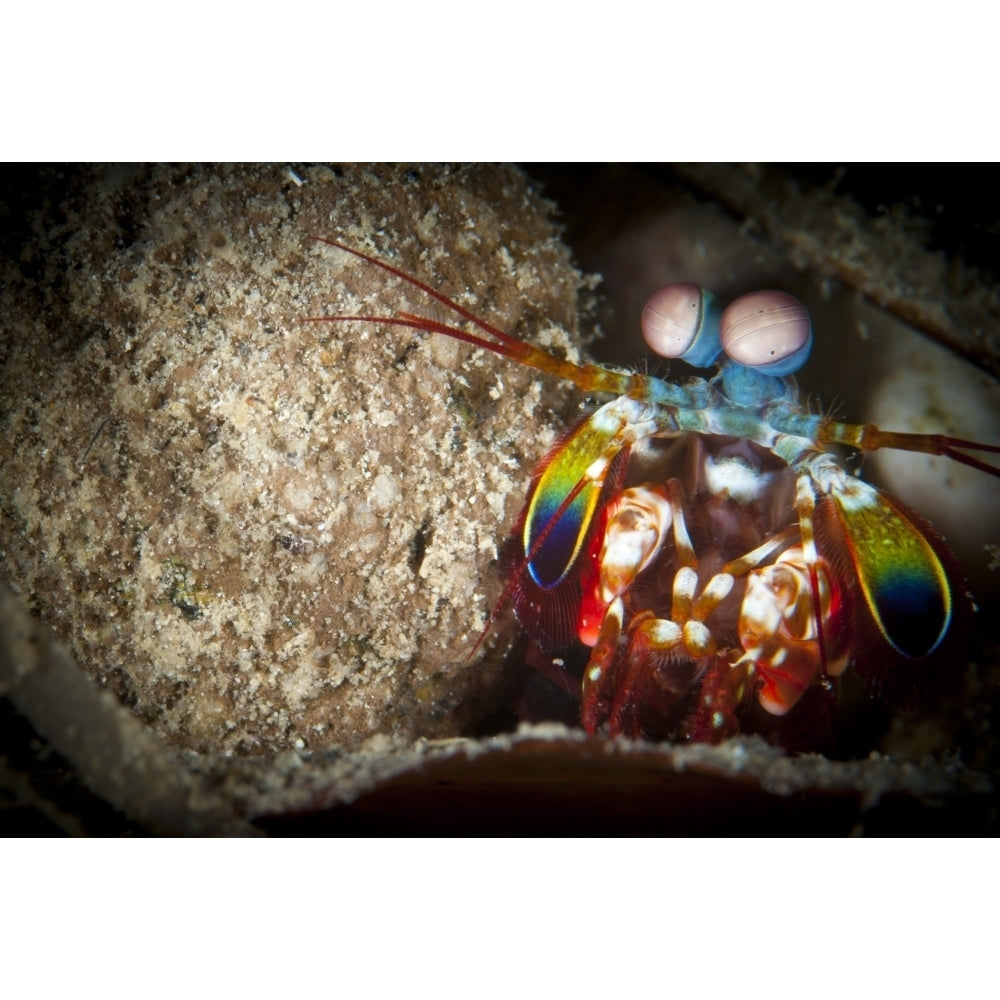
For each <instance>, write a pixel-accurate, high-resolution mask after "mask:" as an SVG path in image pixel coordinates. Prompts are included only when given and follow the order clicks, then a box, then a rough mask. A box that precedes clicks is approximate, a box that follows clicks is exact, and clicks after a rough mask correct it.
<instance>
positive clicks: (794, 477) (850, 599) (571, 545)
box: [306, 237, 1000, 740]
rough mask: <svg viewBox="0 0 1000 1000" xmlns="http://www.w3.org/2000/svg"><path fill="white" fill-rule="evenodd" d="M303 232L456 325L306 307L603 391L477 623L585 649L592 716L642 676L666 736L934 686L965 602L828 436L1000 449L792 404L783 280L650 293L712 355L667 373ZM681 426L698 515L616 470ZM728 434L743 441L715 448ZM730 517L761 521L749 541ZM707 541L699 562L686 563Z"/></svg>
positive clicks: (806, 347)
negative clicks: (440, 339) (843, 697)
mask: <svg viewBox="0 0 1000 1000" xmlns="http://www.w3.org/2000/svg"><path fill="white" fill-rule="evenodd" d="M314 239H315V240H317V242H319V243H323V244H325V245H327V246H330V247H333V248H335V249H337V250H341V251H343V252H345V253H348V254H351V255H353V256H354V257H357V258H359V259H360V260H362V261H365V262H366V263H368V264H370V265H373V266H375V267H377V268H380V269H382V270H383V271H385V272H388V273H389V274H392V275H394V276H395V277H397V278H399V279H401V280H402V281H404V282H406V283H408V284H409V285H411V286H413V287H415V288H418V289H420V290H421V291H422V292H424V293H425V294H426V295H428V296H429V297H430V298H433V299H435V300H436V301H437V302H439V303H441V304H442V305H444V306H445V307H446V308H447V309H448V310H450V311H451V312H452V313H454V314H455V315H456V316H458V317H460V318H461V319H462V320H464V321H465V323H466V324H467V325H464V326H459V325H451V324H448V323H443V322H440V321H438V320H435V319H431V318H429V317H426V316H420V315H416V314H413V313H407V312H400V313H397V314H395V315H385V316H383V315H352V316H345V315H331V316H315V317H309V318H308V319H307V320H306V321H307V322H317V323H334V322H340V323H342V322H361V323H371V324H378V325H383V326H401V327H406V328H408V329H412V330H418V331H422V332H424V333H430V334H437V335H440V336H446V337H450V338H452V339H454V340H459V341H463V342H464V343H467V344H471V345H472V346H474V347H478V348H481V349H483V350H487V351H491V352H492V353H494V354H498V355H500V356H502V357H505V358H508V359H510V360H511V361H514V362H516V363H518V364H521V365H524V366H526V367H529V368H533V369H535V370H536V371H539V372H543V373H545V374H546V375H551V376H555V377H557V378H561V379H565V380H566V381H568V382H571V383H573V384H574V385H575V386H577V387H578V388H579V389H581V390H583V391H584V392H587V393H607V394H610V395H611V396H612V397H613V398H611V399H610V401H608V402H606V403H604V404H603V405H602V406H600V407H599V408H598V409H597V410H595V411H594V412H593V413H591V414H589V415H588V416H586V417H584V418H583V419H582V420H580V421H579V422H578V423H577V424H576V425H575V426H573V427H572V428H570V429H569V430H568V431H567V432H566V433H565V434H564V435H563V436H562V437H561V438H560V440H559V441H558V442H557V443H556V445H555V446H554V447H553V448H552V449H551V450H550V451H549V453H548V454H547V455H546V456H545V457H544V458H543V459H542V461H541V462H540V464H539V466H538V468H537V470H536V473H535V475H534V477H533V479H532V483H531V487H530V490H529V494H528V499H527V502H526V504H525V506H524V508H523V510H522V512H521V515H520V518H519V520H518V524H517V528H516V532H517V548H518V552H519V556H518V558H517V561H516V565H515V566H514V568H513V570H512V572H511V576H510V578H509V580H508V583H507V587H506V589H505V591H504V595H503V597H502V599H501V602H500V605H499V607H498V608H497V609H495V610H494V612H493V616H492V617H491V619H490V622H489V623H488V624H487V626H486V630H487V631H488V630H489V627H490V625H491V624H492V621H493V619H494V618H495V617H496V615H497V614H498V613H499V611H500V609H501V608H502V607H503V606H504V604H505V603H507V602H510V603H512V604H513V606H514V610H515V613H516V614H517V617H518V620H519V622H520V623H521V625H522V627H523V628H524V629H525V631H526V632H527V633H528V635H529V637H530V638H531V639H532V640H533V641H534V642H535V643H536V644H537V645H538V646H540V647H541V648H542V649H544V650H547V651H555V650H559V649H563V648H566V647H568V646H570V645H571V644H573V643H574V642H576V641H579V642H582V643H584V644H585V645H587V646H590V647H592V652H591V654H590V659H589V661H588V663H587V666H586V667H585V669H584V675H583V684H582V693H581V702H582V708H581V718H582V722H583V725H584V727H585V728H586V729H587V730H588V731H589V732H591V733H594V732H597V731H598V730H600V729H602V728H605V729H606V730H607V731H608V732H609V733H610V734H611V735H615V734H617V733H619V732H628V733H629V734H631V735H633V736H639V735H641V734H642V733H643V732H644V731H645V728H646V725H647V720H648V718H649V714H650V712H649V709H650V705H651V704H652V703H653V702H652V700H651V695H650V692H651V691H653V690H655V691H657V692H659V693H658V694H657V696H656V697H657V698H658V699H660V701H662V697H661V696H662V692H664V691H667V692H672V694H670V697H674V695H676V697H675V698H674V701H675V702H676V703H677V704H678V705H679V704H681V703H682V702H684V699H685V698H687V699H688V702H690V701H694V702H695V703H696V707H695V708H693V709H691V708H690V707H688V708H687V709H685V714H684V716H683V718H682V719H681V720H680V721H679V722H678V723H677V725H676V726H675V727H674V733H675V734H676V735H681V736H684V737H688V738H692V739H703V740H717V739H721V738H722V737H724V736H726V735H729V734H731V733H733V732H735V731H737V730H738V729H739V727H740V722H739V717H740V715H741V713H744V712H745V709H746V705H747V703H748V701H749V700H750V699H751V698H752V697H755V698H756V700H757V702H758V703H759V704H760V705H761V706H762V708H763V709H764V710H765V711H766V712H768V713H770V714H772V715H783V714H785V713H786V712H788V711H790V710H791V709H792V708H793V707H794V706H795V705H796V703H797V702H798V701H799V700H800V699H801V698H802V696H803V694H804V693H805V692H806V691H807V690H808V689H809V688H810V687H813V686H815V685H823V686H827V687H829V686H830V685H831V683H832V682H831V678H834V677H836V676H838V675H839V674H840V673H841V672H842V671H843V670H844V669H846V668H847V667H848V666H851V667H853V669H854V670H856V671H857V672H858V674H859V675H860V676H861V677H862V678H863V679H864V680H865V681H866V683H867V684H868V686H869V688H870V690H871V691H872V693H873V694H875V695H877V696H878V697H880V698H882V699H883V700H884V701H886V702H887V703H888V704H889V705H890V706H906V705H911V704H913V703H915V702H917V701H919V700H920V699H922V698H928V697H931V696H933V694H934V692H935V691H936V690H937V688H938V687H939V685H940V683H941V680H942V674H943V672H944V671H945V670H946V669H947V665H948V662H949V653H950V652H951V651H952V649H953V648H954V646H955V644H956V643H957V642H958V641H960V640H961V638H962V633H963V631H964V630H965V627H966V623H967V620H968V618H969V616H970V614H971V601H970V598H969V596H968V594H967V593H966V590H965V585H964V582H963V580H962V575H961V572H960V570H959V569H958V566H957V563H956V561H955V559H954V557H953V556H952V554H951V553H950V551H949V550H948V548H947V546H946V545H945V544H944V542H943V541H942V540H941V539H940V538H939V537H938V536H937V535H936V534H935V532H934V531H933V529H931V527H930V526H929V525H928V524H927V523H926V522H925V521H923V520H922V519H921V518H920V517H919V516H918V515H917V514H915V513H914V512H912V511H910V510H909V509H908V508H906V507H905V506H904V505H903V504H902V503H900V502H899V501H898V500H896V499H895V498H894V497H892V496H890V495H888V494H886V493H884V492H882V491H880V490H878V489H876V488H874V487H873V486H870V485H868V484H867V483H864V482H862V481H861V480H859V479H857V478H856V477H854V476H852V475H851V474H849V473H848V472H847V471H845V470H844V469H843V468H842V467H841V466H840V465H839V464H838V462H837V460H836V458H835V457H834V456H833V455H832V454H830V453H829V452H828V451H827V450H826V448H827V446H829V445H834V444H840V445H847V446H849V447H851V448H854V449H857V450H859V451H862V452H868V451H874V450H876V449H879V448H895V449H900V450H903V451H913V452H920V453H926V454H932V455H944V456H947V457H948V458H951V459H953V460H954V461H957V462H960V463H963V464H965V465H969V466H971V467H972V468H975V469H978V470H980V471H982V472H984V473H986V474H988V475H993V476H1000V468H997V467H996V466H994V465H990V464H988V463H987V462H986V461H984V460H983V459H981V458H979V457H977V456H976V455H975V454H970V453H975V452H985V453H990V454H1000V446H997V445H985V444H978V443H976V442H973V441H966V440H963V439H959V438H954V437H951V436H948V435H942V434H910V433H901V432H891V431H883V430H881V429H879V428H877V427H874V426H871V425H867V424H847V423H841V422H839V421H835V420H833V419H832V418H830V417H827V416H822V415H818V414H814V413H810V412H809V411H808V410H807V409H806V407H805V406H804V405H803V404H802V402H801V401H800V398H799V391H798V386H797V384H796V382H795V379H794V377H793V375H794V373H795V372H796V371H798V370H799V368H801V366H802V365H803V364H804V363H805V362H806V360H807V359H808V356H809V351H810V348H811V346H812V340H813V331H812V324H811V321H810V318H809V315H808V313H807V312H806V310H805V308H804V307H803V306H802V305H801V303H799V302H798V301H797V300H795V299H794V298H792V296H790V295H788V294H787V293H785V292H780V291H762V292H753V293H750V294H748V295H744V296H742V297H741V298H739V299H737V300H736V301H734V302H732V303H730V304H729V305H728V306H726V307H725V308H722V306H721V304H720V303H719V302H718V300H717V299H716V298H715V296H714V295H712V293H711V292H709V291H707V290H706V289H703V288H701V287H699V286H697V285H694V284H690V283H679V284H674V285H668V286H666V287H665V288H663V289H660V290H659V291H657V292H655V293H654V294H653V296H652V297H651V298H650V300H649V302H648V303H647V305H646V308H645V310H644V312H643V316H642V331H643V335H644V337H645V338H646V341H647V343H648V344H649V345H650V347H651V348H652V349H653V350H655V351H657V352H658V353H660V354H662V355H663V356H666V357H676V358H681V359H683V360H685V361H687V362H689V363H690V364H692V365H694V366H695V367H699V368H710V369H713V370H714V373H713V374H711V375H710V377H709V378H707V379H706V378H699V377H694V378H689V379H688V380H686V381H685V382H683V383H679V384H678V383H674V382H668V381H666V380H665V379H660V378H656V377H653V376H650V375H643V374H638V373H634V372H628V371H625V370H622V369H617V368H613V367H605V366H599V365H594V364H584V365H577V364H574V363H572V362H570V361H567V360H564V359H561V358H558V357H556V356H555V355H552V354H550V353H548V352H547V351H544V350H541V349H539V348H537V347H534V346H533V345H531V344H528V343H526V342H524V341H522V340H520V339H518V338H516V337H513V336H511V335H510V334H507V333H505V332H503V331H502V330H499V329H497V328H496V327H494V326H492V325H491V324H489V323H487V322H486V321H485V320H482V319H480V318H479V317H477V316H476V315H475V314H473V313H472V312H471V311H469V310H467V309H465V308H464V307H462V306H460V305H458V304H457V303H456V302H454V301H452V300H451V299H449V298H448V297H447V296H445V295H443V294H442V293H441V292H439V291H437V290H436V289H434V288H432V287H430V286H429V285H427V284H426V283H424V282H422V281H420V280H419V279H418V278H415V277H413V276H412V275H410V274H407V273H406V272H405V271H402V270H400V269H399V268H396V267H393V266H392V265H391V264H388V263H386V262H385V261H383V260H380V259H378V258H376V257H374V256H371V255H369V254H367V253H363V252H362V251H360V250H357V249H354V248H353V247H349V246H346V245H345V244H343V243H339V242H337V241H336V240H331V239H326V238H323V237H314ZM685 438H690V439H693V440H694V441H695V442H696V444H697V447H698V452H697V454H698V455H699V458H698V460H697V463H696V469H697V470H699V471H698V472H697V476H698V477H699V478H704V481H705V484H707V485H705V486H704V488H703V489H701V491H700V492H699V493H698V494H697V496H698V498H699V499H697V500H696V501H695V509H693V510H692V509H691V503H692V501H691V499H690V496H691V495H692V494H691V490H690V489H687V490H686V487H685V483H684V482H682V481H681V480H679V479H678V478H677V477H675V476H668V477H666V478H665V480H664V481H655V480H654V481H651V482H644V483H641V484H637V485H629V482H630V477H629V472H630V467H631V461H632V459H631V456H632V455H633V454H634V453H636V451H637V450H640V449H642V448H644V447H647V446H648V444H649V443H650V442H654V441H663V440H675V439H685ZM726 442H728V444H727V443H726ZM734 446H735V447H738V448H742V449H743V451H742V452H740V453H739V454H735V455H734V454H730V451H731V449H732V447H734ZM747 455H749V456H750V457H749V458H748V457H747ZM762 456H763V457H762ZM767 456H770V457H769V458H768V457H767ZM767 464H771V465H774V466H776V467H778V468H779V469H783V470H784V478H785V479H787V480H789V481H790V482H791V483H792V486H791V487H790V492H791V497H790V500H789V502H788V504H787V509H788V516H787V517H786V518H785V521H784V523H779V524H773V523H766V524H765V522H764V521H763V520H761V519H760V516H759V511H761V510H762V509H763V508H764V507H766V506H768V505H770V507H772V508H773V507H775V506H776V500H775V497H776V496H777V494H775V493H773V491H774V490H776V489H777V487H776V486H775V485H773V484H775V483H777V482H779V481H781V480H782V476H780V475H777V474H775V473H773V472H767V473H765V471H764V467H765V465H767ZM692 516H693V517H694V519H695V522H696V523H697V522H699V520H703V519H704V518H706V517H709V516H710V517H712V518H714V519H715V520H714V521H713V523H714V524H716V528H715V529H714V530H715V536H714V538H713V540H712V541H711V542H710V543H709V542H706V541H704V540H702V538H701V536H699V543H698V544H697V545H696V544H695V543H694V542H693V541H692V533H691V532H690V531H689V524H688V522H689V519H690V518H691V517H692ZM720 524H721V525H722V526H723V527H722V528H719V527H718V525H720ZM737 525H739V526H740V529H739V531H737V527H736V526H737ZM747 525H756V526H757V527H756V528H755V529H753V530H751V531H750V534H749V535H748V534H747ZM745 539H750V540H749V541H748V540H745ZM709 545H711V547H712V552H711V553H709V552H708V551H707V547H708V546H709ZM734 547H735V554H734V552H733V549H734ZM699 548H700V549H701V558H700V556H699V551H698V549H699ZM716 550H717V551H716ZM719 553H725V554H724V555H719ZM709 555H711V559H710V561H711V562H712V563H713V564H714V569H710V568H709V567H708V566H706V567H705V568H704V569H703V568H702V566H701V563H702V561H703V559H704V557H706V556H709ZM720 562H721V563H722V564H721V565H718V564H719V563H720ZM485 634H486V632H485V631H484V633H483V636H485ZM483 636H481V637H480V642H481V641H482V638H483ZM477 647H478V643H477ZM692 693H696V694H697V697H696V698H691V697H689V696H690V695H692ZM667 700H668V701H669V700H670V699H669V698H668V699H667ZM660 701H657V702H656V704H657V706H659V704H660ZM684 703H685V704H687V702H684ZM657 710H659V708H657ZM668 710H669V709H668Z"/></svg>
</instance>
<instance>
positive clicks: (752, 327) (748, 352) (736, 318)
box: [647, 291, 812, 375]
mask: <svg viewBox="0 0 1000 1000" xmlns="http://www.w3.org/2000/svg"><path fill="white" fill-rule="evenodd" d="M719 337H720V338H721V340H722V349H723V350H724V351H725V352H726V354H727V355H729V357H730V358H732V360H733V361H736V362H738V363H739V364H741V365H746V366H747V367H748V368H756V369H757V370H758V371H762V372H764V373H765V374H767V375H791V374H792V372H797V371H798V370H799V369H800V368H801V367H802V366H803V365H804V364H805V362H806V359H807V358H808V357H809V351H810V350H811V349H812V324H811V323H810V322H809V313H808V312H807V311H806V307H805V306H804V305H802V303H801V302H799V300H798V299H795V298H793V297H792V296H791V295H789V294H788V293H787V292H773V291H769V292H751V293H750V294H749V295H742V296H740V298H738V299H737V300H736V301H735V302H732V303H730V305H728V306H727V307H726V310H725V312H723V314H722V319H721V320H720V321H719ZM647 339H648V338H647Z"/></svg>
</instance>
